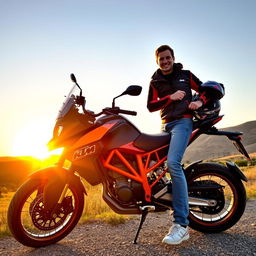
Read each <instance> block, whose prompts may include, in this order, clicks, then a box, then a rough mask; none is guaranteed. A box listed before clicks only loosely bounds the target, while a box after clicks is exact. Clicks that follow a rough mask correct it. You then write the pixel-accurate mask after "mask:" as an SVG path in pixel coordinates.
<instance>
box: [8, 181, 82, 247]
mask: <svg viewBox="0 0 256 256" xmlns="http://www.w3.org/2000/svg"><path fill="white" fill-rule="evenodd" d="M43 187H44V184H43V183H42V182H41V181H40V180H39V179H30V180H28V181H26V182H25V183H24V184H23V185H22V186H21V187H20V188H19V190H18V191H17V192H16V194H15V195H14V197H13V199H12V201H11V203H10V206H9V209H8V225H9V228H10V231H11V232H12V234H13V236H14V237H15V238H16V239H17V240H18V241H19V242H20V243H22V244H24V245H26V246H30V247H41V246H46V245H49V244H52V243H56V242H57V241H59V240H61V239H62V238H64V237H65V236H66V235H68V234H69V233H70V232H71V231H72V229H73V228H74V227H75V225H76V224H77V222H78V221H79V219H80V217H81V215H82V212H83V206H84V195H83V191H82V190H81V189H79V186H78V184H76V183H75V182H73V183H72V182H71V183H70V184H69V188H68V191H67V193H66V195H65V197H64V199H63V201H62V203H61V204H57V205H56V207H55V209H54V211H53V212H52V213H49V212H47V211H45V210H44V204H43Z"/></svg>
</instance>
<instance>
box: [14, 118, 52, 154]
mask: <svg viewBox="0 0 256 256" xmlns="http://www.w3.org/2000/svg"><path fill="white" fill-rule="evenodd" d="M50 137H51V130H50V128H48V126H47V124H44V122H43V120H37V121H33V122H30V123H27V124H26V125H25V126H24V127H22V128H21V129H20V130H19V131H18V132H17V135H16V136H15V137H14V141H13V148H12V155H13V156H33V157H36V158H39V159H45V158H47V157H49V156H50V152H49V151H48V148H47V146H46V144H47V142H48V141H49V140H50Z"/></svg>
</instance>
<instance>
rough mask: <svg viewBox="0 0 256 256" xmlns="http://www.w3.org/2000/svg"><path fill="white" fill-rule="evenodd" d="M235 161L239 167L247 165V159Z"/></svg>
mask: <svg viewBox="0 0 256 256" xmlns="http://www.w3.org/2000/svg"><path fill="white" fill-rule="evenodd" d="M235 163H236V164H237V165H238V166H240V167H243V166H247V165H248V161H247V160H236V161H235Z"/></svg>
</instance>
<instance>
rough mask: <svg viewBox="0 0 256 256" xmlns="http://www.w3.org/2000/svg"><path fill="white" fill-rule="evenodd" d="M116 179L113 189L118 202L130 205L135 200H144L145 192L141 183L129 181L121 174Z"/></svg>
mask: <svg viewBox="0 0 256 256" xmlns="http://www.w3.org/2000/svg"><path fill="white" fill-rule="evenodd" d="M117 175H119V177H117V178H116V179H115V182H114V185H113V188H114V192H115V195H116V197H117V199H118V200H120V201H122V202H124V203H129V202H132V201H134V200H136V201H140V200H143V199H144V190H143V187H142V185H141V183H139V182H136V181H134V180H130V179H127V178H126V177H124V176H122V175H121V174H117Z"/></svg>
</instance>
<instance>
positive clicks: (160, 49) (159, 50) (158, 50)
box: [155, 44, 174, 58]
mask: <svg viewBox="0 0 256 256" xmlns="http://www.w3.org/2000/svg"><path fill="white" fill-rule="evenodd" d="M166 50H169V51H170V52H171V55H172V57H173V58H174V51H173V49H172V48H171V47H170V46H169V45H166V44H165V45H161V46H159V47H158V48H157V49H156V51H155V56H156V58H157V57H158V54H159V53H160V52H164V51H166Z"/></svg>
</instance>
